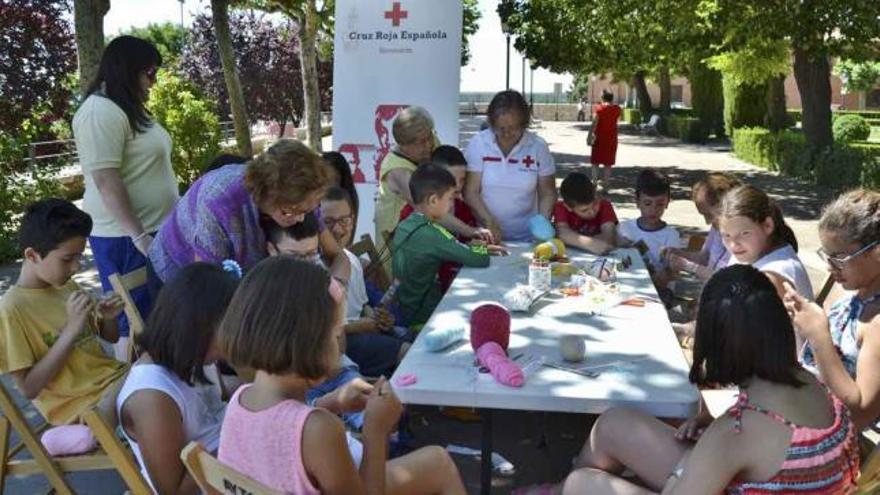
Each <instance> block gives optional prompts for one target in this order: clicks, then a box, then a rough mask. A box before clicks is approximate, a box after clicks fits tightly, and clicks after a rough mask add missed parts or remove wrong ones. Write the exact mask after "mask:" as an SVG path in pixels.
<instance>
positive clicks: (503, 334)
mask: <svg viewBox="0 0 880 495" xmlns="http://www.w3.org/2000/svg"><path fill="white" fill-rule="evenodd" d="M486 342H496V343H497V344H498V345H500V346H501V348H502V349H504V350H507V345H508V344H509V343H510V312H509V311H507V308H505V307H504V306H502V305H500V304H494V303H491V304H483V305H482V306H480V307H478V308H477V309H475V310H474V311H473V312H472V313H471V346H472V347H473V348H474V350H477V349H479V348H480V346H482V345H483V344H485V343H486Z"/></svg>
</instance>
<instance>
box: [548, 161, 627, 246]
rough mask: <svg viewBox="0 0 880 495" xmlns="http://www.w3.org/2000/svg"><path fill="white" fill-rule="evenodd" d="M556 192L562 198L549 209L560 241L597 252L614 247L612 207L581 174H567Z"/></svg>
mask: <svg viewBox="0 0 880 495" xmlns="http://www.w3.org/2000/svg"><path fill="white" fill-rule="evenodd" d="M559 194H560V196H562V201H559V202H558V203H556V208H554V210H553V223H554V224H555V226H556V232H557V233H558V235H559V239H561V240H562V242H564V243H565V244H566V245H568V246H572V247H576V248H579V249H583V250H585V251H588V252H590V253H593V254H599V255H604V254H607V253H608V252H609V251H611V250H612V249H614V248H615V247H616V244H615V239H616V238H617V215H616V214H615V213H614V207H613V206H611V203H610V202H609V201H608V200H606V199H603V198H602V197H601V196H600V195H599V194H598V193H597V192H596V187H595V186H594V185H593V183H592V181H590V179H589V178H588V177H587V176H586V175H585V174H582V173H581V172H572V173H570V174H568V176H567V177H566V178H565V179H564V180H563V181H562V185H561V186H560V187H559Z"/></svg>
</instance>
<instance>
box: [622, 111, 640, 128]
mask: <svg viewBox="0 0 880 495" xmlns="http://www.w3.org/2000/svg"><path fill="white" fill-rule="evenodd" d="M623 121H624V122H627V123H629V124H631V125H641V123H642V112H641V111H640V110H639V109H638V108H624V109H623Z"/></svg>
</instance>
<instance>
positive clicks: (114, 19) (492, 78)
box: [104, 0, 571, 93]
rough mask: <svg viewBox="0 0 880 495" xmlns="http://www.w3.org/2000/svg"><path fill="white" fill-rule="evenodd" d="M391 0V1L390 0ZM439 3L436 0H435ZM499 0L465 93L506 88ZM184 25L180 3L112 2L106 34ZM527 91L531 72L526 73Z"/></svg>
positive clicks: (197, 5)
mask: <svg viewBox="0 0 880 495" xmlns="http://www.w3.org/2000/svg"><path fill="white" fill-rule="evenodd" d="M389 1H390V0H389ZM434 1H436V0H434ZM497 4H498V0H480V10H481V11H482V13H483V17H482V18H481V19H480V29H479V31H477V33H476V34H474V35H473V36H471V39H470V47H471V62H470V63H469V64H468V65H467V66H466V67H462V69H461V90H462V91H497V90H500V89H504V71H505V62H504V54H505V39H504V35H503V34H502V32H501V23H500V21H499V20H498V15H497V14H496V13H495V7H496V5H497ZM209 5H210V4H209V2H208V1H206V0H184V3H183V22H184V25H188V24H189V23H190V22H192V18H193V16H194V15H195V14H197V13H199V12H202V11H206V10H210V7H209ZM165 21H170V22H175V23H177V22H180V2H178V1H177V0H152V1H145V0H111V2H110V12H108V13H107V16H106V17H105V18H104V32H105V33H107V34H116V33H118V32H119V31H121V30H124V29H127V28H129V27H131V26H146V25H147V24H149V23H151V22H165ZM522 68H523V59H522V55H520V54H519V53H517V52H516V50H514V49H511V55H510V73H511V74H510V83H511V86H512V87H513V88H514V89H521V86H522ZM534 81H535V88H534V90H535V91H536V92H546V93H549V92H552V91H553V83H555V82H561V83H563V90H567V89H568V88H569V86H570V85H571V76H568V75H557V74H551V73H550V72H548V71H546V70H536V71H535V77H534ZM526 89H529V72H528V70H527V71H526Z"/></svg>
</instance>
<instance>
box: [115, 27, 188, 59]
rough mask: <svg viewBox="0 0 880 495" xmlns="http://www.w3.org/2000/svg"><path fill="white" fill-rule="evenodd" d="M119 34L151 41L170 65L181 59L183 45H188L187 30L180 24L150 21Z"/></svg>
mask: <svg viewBox="0 0 880 495" xmlns="http://www.w3.org/2000/svg"><path fill="white" fill-rule="evenodd" d="M119 34H127V35H130V36H136V37H138V38H141V39H145V40H148V41H150V42H151V43H153V44H154V45H156V48H158V49H159V53H161V54H162V60H163V61H164V62H165V65H166V66H170V65H173V64H175V63H177V61H178V60H180V54H181V53H183V47H184V46H185V45H186V36H187V30H186V28H183V27H180V25H179V24H175V23H173V22H163V23H161V24H156V23H150V24H147V26H146V27H141V28H137V27H133V28H131V29H129V30H128V31H124V32H122V33H119Z"/></svg>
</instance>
